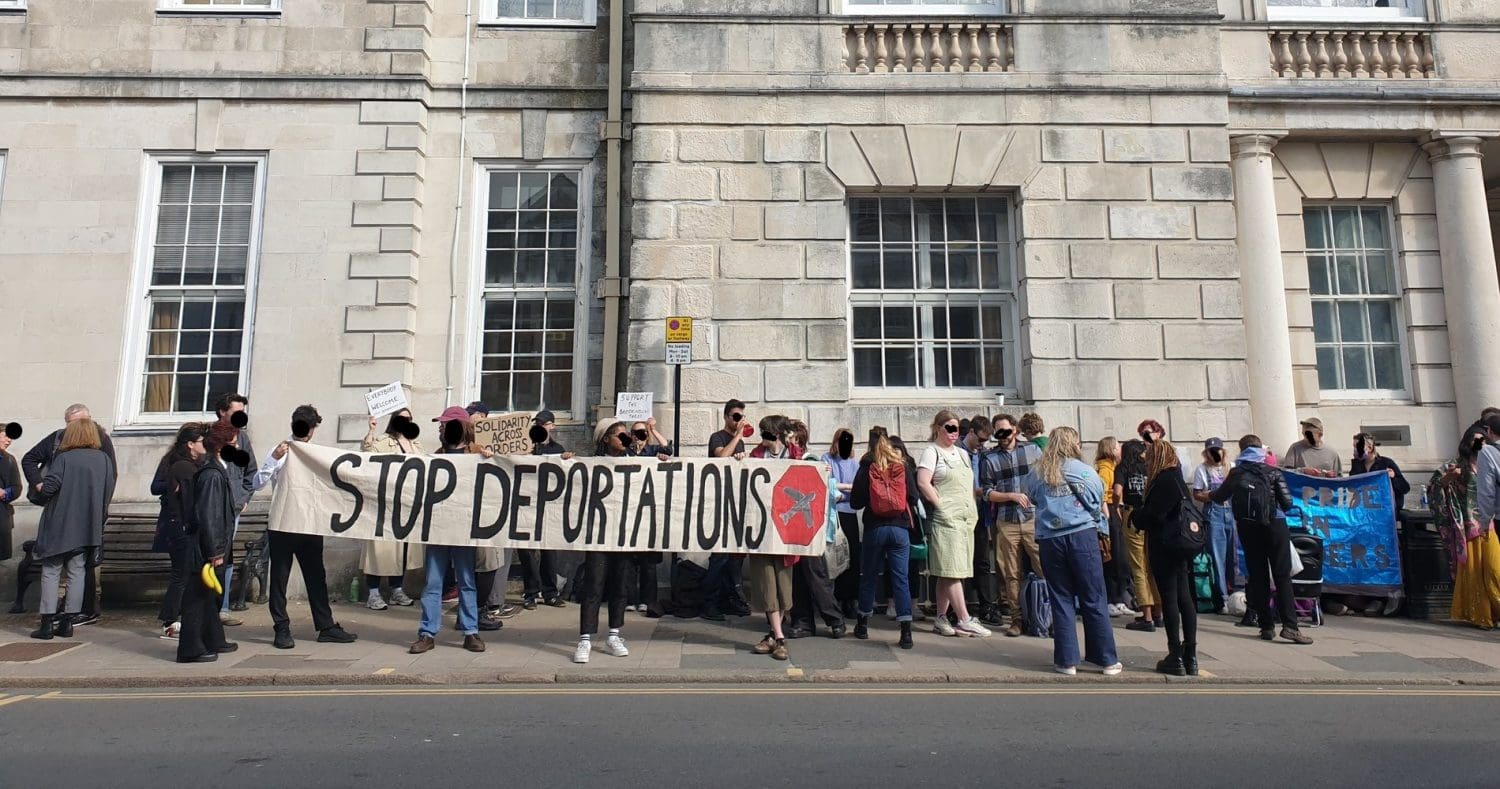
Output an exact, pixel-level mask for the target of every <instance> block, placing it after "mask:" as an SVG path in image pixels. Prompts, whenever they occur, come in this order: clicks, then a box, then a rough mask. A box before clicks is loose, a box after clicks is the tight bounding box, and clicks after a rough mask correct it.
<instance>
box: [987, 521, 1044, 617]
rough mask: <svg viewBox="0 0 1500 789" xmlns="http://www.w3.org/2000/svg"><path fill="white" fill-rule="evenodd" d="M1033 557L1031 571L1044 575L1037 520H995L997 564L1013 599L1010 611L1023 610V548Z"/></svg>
mask: <svg viewBox="0 0 1500 789" xmlns="http://www.w3.org/2000/svg"><path fill="white" fill-rule="evenodd" d="M1023 548H1024V549H1025V550H1026V555H1027V556H1030V557H1031V571H1032V572H1034V573H1036V574H1037V576H1038V577H1040V576H1041V574H1042V554H1041V552H1040V551H1038V550H1037V546H1036V521H1035V520H1026V521H1023V522H1021V523H1005V522H1003V521H997V522H996V523H995V564H996V566H998V567H999V568H1000V577H1001V578H1003V579H1005V598H1006V599H1007V600H1009V601H1010V608H1011V611H1013V612H1015V614H1016V615H1018V616H1019V615H1020V613H1021V550H1022V549H1023Z"/></svg>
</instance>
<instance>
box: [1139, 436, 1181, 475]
mask: <svg viewBox="0 0 1500 789" xmlns="http://www.w3.org/2000/svg"><path fill="white" fill-rule="evenodd" d="M1177 466H1178V462H1177V447H1174V446H1172V442H1170V441H1168V440H1166V439H1165V438H1158V439H1156V440H1155V441H1152V442H1151V448H1150V449H1147V450H1146V479H1147V481H1151V480H1155V479H1156V475H1157V474H1160V473H1162V472H1163V471H1166V470H1168V469H1174V468H1177Z"/></svg>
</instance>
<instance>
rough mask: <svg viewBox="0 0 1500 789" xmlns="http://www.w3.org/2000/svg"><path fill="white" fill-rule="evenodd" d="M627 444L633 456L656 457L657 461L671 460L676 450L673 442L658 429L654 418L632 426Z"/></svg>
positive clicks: (627, 436)
mask: <svg viewBox="0 0 1500 789" xmlns="http://www.w3.org/2000/svg"><path fill="white" fill-rule="evenodd" d="M625 444H626V446H627V448H628V449H629V450H630V454H631V455H634V456H636V457H643V458H648V457H652V456H655V457H656V459H657V460H671V459H672V451H673V450H674V449H675V447H673V446H672V442H670V441H668V440H667V437H666V436H664V435H662V434H661V431H659V430H657V429H656V417H654V416H653V417H651V418H650V419H648V420H646V421H644V422H636V423H634V424H632V425H631V426H630V432H629V433H628V434H627V435H626V441H625Z"/></svg>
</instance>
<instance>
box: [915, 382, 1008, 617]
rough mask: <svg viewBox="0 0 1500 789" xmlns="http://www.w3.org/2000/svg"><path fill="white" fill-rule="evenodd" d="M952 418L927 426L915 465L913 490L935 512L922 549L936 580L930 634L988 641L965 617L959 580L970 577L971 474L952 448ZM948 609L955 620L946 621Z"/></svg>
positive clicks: (975, 518)
mask: <svg viewBox="0 0 1500 789" xmlns="http://www.w3.org/2000/svg"><path fill="white" fill-rule="evenodd" d="M958 438H959V424H958V414H955V413H953V412H952V411H939V412H938V413H937V416H936V417H934V418H933V420H932V443H931V444H929V445H928V447H927V448H926V449H924V450H922V457H921V459H920V460H918V461H917V490H919V491H921V492H922V497H923V498H924V499H926V500H927V503H928V504H931V505H932V506H933V508H934V510H935V512H934V514H933V517H932V535H931V541H930V543H929V545H928V551H929V556H928V565H927V572H928V574H929V575H931V576H932V577H933V578H936V579H937V619H936V620H935V624H934V625H933V630H934V631H936V632H937V633H938V634H940V635H945V636H979V637H984V636H988V635H990V631H989V630H988V629H986V628H985V627H984V626H983V625H981V624H979V620H978V619H976V618H974V617H973V616H970V615H969V609H968V607H967V606H966V605H965V603H964V579H965V578H970V577H972V576H973V575H974V525H975V524H977V523H978V522H979V509H978V508H977V507H976V506H975V504H974V471H973V467H972V466H971V465H970V464H969V453H968V452H966V451H965V450H964V448H963V447H961V446H958ZM950 608H951V609H952V611H953V613H954V615H955V616H956V617H957V619H958V623H957V624H956V625H955V624H953V623H951V622H949V621H948V611H949V609H950Z"/></svg>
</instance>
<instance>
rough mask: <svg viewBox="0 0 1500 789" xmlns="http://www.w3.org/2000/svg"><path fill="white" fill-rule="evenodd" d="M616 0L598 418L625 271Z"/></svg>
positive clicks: (613, 364)
mask: <svg viewBox="0 0 1500 789" xmlns="http://www.w3.org/2000/svg"><path fill="white" fill-rule="evenodd" d="M627 4H628V0H611V2H610V7H609V107H608V109H607V111H606V113H605V116H604V129H603V134H602V135H601V136H602V137H603V140H604V277H603V278H602V279H600V280H599V296H600V297H601V298H603V299H604V358H603V360H602V374H601V376H600V380H599V404H598V405H597V406H596V407H595V409H594V411H595V414H594V415H595V417H596V418H597V417H599V416H600V415H602V414H605V413H610V412H612V409H613V408H614V407H615V394H616V389H617V388H618V375H617V373H618V368H619V358H618V357H619V352H620V299H621V298H623V297H624V295H625V293H624V291H625V280H624V277H622V276H621V271H620V245H621V243H622V238H621V233H620V203H621V200H620V191H621V189H622V188H623V186H622V184H621V182H620V145H621V143H622V142H623V141H624V138H625V119H624V114H625V107H624V105H625V6H626V5H627Z"/></svg>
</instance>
